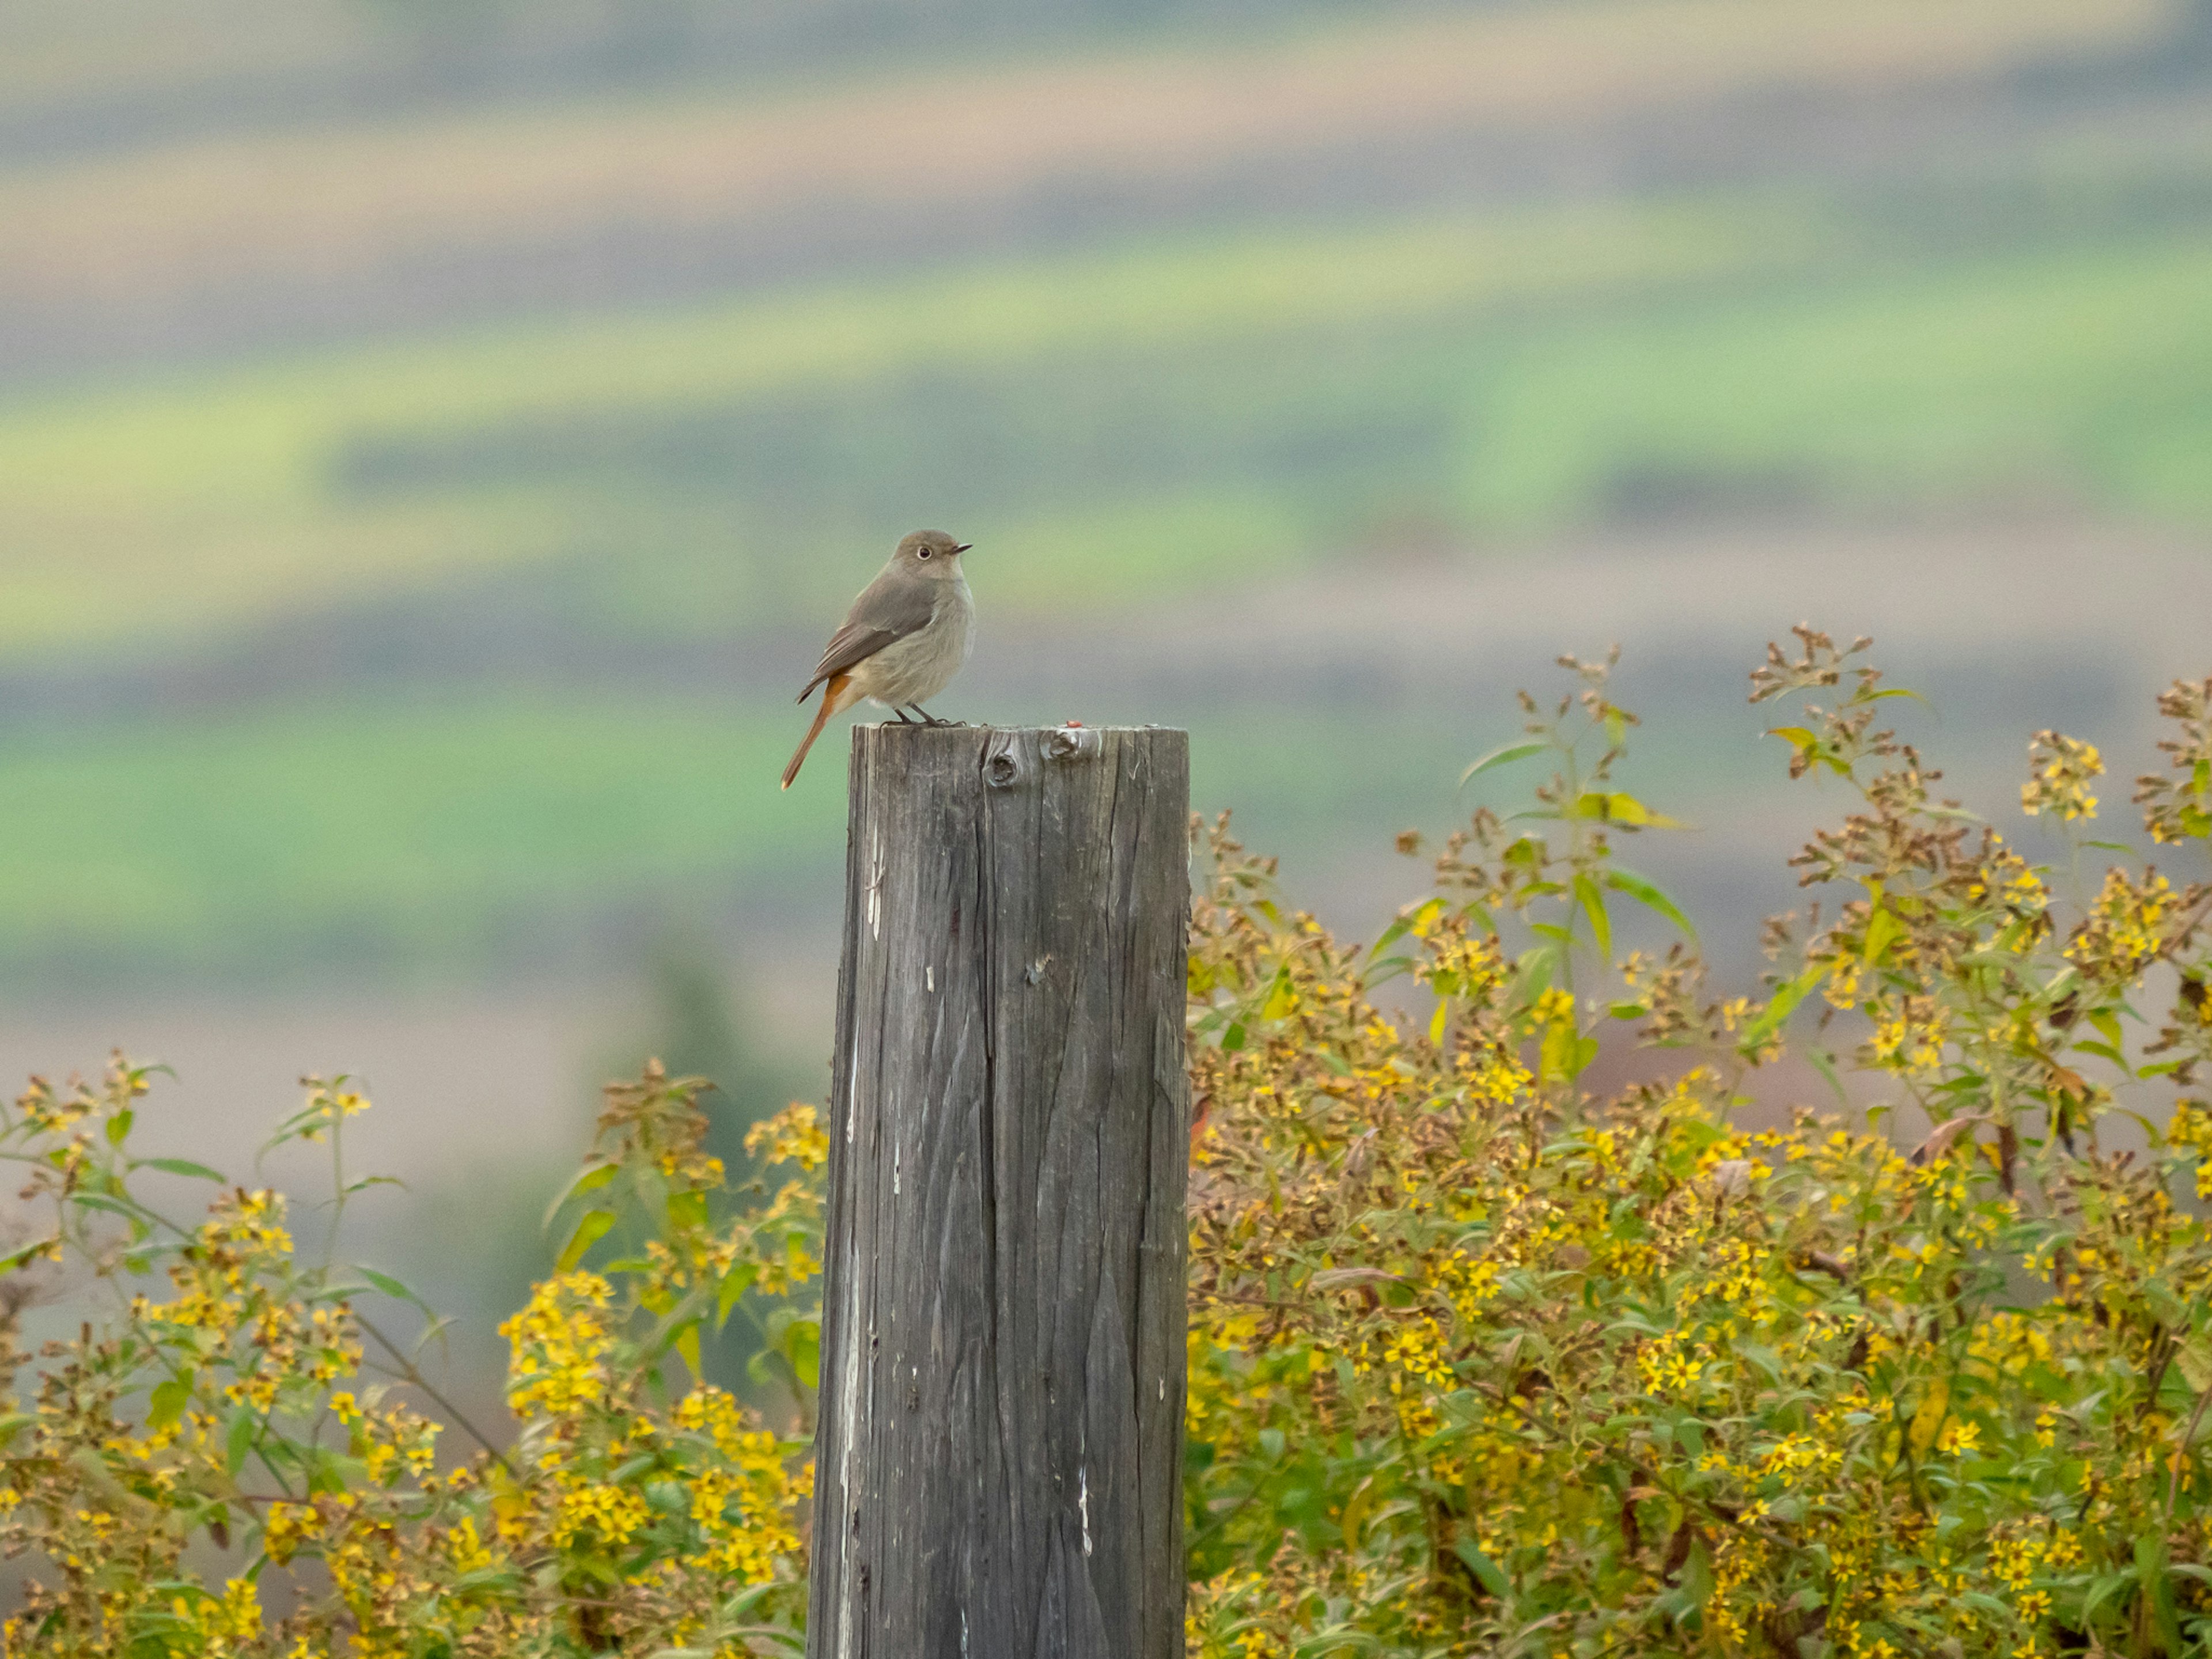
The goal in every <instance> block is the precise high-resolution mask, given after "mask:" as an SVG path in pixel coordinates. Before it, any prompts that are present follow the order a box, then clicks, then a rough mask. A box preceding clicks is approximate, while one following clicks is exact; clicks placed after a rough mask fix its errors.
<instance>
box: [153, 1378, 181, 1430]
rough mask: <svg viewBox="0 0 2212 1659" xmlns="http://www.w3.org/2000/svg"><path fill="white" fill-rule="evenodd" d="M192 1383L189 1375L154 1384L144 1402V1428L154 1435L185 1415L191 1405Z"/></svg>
mask: <svg viewBox="0 0 2212 1659" xmlns="http://www.w3.org/2000/svg"><path fill="white" fill-rule="evenodd" d="M191 1401H192V1381H191V1374H190V1373H187V1374H186V1375H185V1376H180V1377H179V1376H173V1377H170V1378H169V1379H168V1380H167V1382H163V1383H155V1385H154V1392H153V1394H152V1395H151V1396H150V1397H149V1399H148V1401H147V1402H146V1427H147V1428H148V1429H149V1431H153V1432H155V1433H158V1432H160V1431H161V1430H163V1429H166V1428H168V1427H170V1426H171V1425H173V1424H175V1423H176V1422H178V1421H179V1419H182V1418H183V1416H184V1414H185V1407H187V1406H189V1405H190V1404H191Z"/></svg>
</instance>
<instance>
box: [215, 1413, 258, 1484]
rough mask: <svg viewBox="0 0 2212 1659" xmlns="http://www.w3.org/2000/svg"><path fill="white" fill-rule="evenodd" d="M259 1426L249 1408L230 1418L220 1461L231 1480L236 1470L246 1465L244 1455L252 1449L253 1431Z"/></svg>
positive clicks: (235, 1474)
mask: <svg viewBox="0 0 2212 1659" xmlns="http://www.w3.org/2000/svg"><path fill="white" fill-rule="evenodd" d="M259 1427H260V1419H258V1418H256V1417H255V1416H254V1414H253V1413H252V1410H251V1409H246V1410H242V1411H240V1412H239V1413H237V1414H236V1415H235V1416H234V1417H233V1418H232V1419H230V1432H229V1434H228V1435H227V1436H226V1437H224V1440H223V1456H222V1462H223V1467H224V1468H226V1469H228V1471H229V1472H230V1478H231V1479H232V1480H237V1479H238V1472H239V1471H240V1469H242V1468H245V1467H246V1457H247V1455H249V1454H250V1453H251V1452H252V1449H253V1442H254V1438H255V1431H257V1430H258V1428H259Z"/></svg>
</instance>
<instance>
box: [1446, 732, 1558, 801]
mask: <svg viewBox="0 0 2212 1659" xmlns="http://www.w3.org/2000/svg"><path fill="white" fill-rule="evenodd" d="M1551 746H1552V745H1551V744H1550V743H1548V742H1547V741H1546V740H1545V739H1543V738H1534V739H1532V740H1529V741H1525V742H1522V743H1509V744H1503V745H1501V746H1500V747H1498V748H1496V749H1493V750H1491V751H1490V752H1489V753H1488V754H1486V755H1485V756H1484V757H1482V758H1481V759H1480V760H1479V761H1477V762H1475V763H1474V765H1472V766H1470V767H1468V769H1467V770H1466V771H1464V772H1462V773H1461V774H1460V775H1459V787H1461V788H1462V789H1464V788H1466V787H1467V786H1468V784H1470V783H1472V782H1474V780H1475V779H1477V778H1479V777H1480V776H1481V775H1483V774H1484V773H1485V772H1487V771H1489V770H1490V769H1492V768H1493V767H1498V766H1510V765H1511V764H1512V763H1514V762H1515V761H1517V760H1526V759H1528V757H1529V756H1531V755H1541V754H1542V753H1543V752H1544V751H1545V750H1547V749H1549V748H1550V747H1551Z"/></svg>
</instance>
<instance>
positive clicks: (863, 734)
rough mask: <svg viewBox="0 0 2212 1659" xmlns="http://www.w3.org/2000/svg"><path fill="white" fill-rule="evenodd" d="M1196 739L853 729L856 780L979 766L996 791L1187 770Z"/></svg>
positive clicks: (1013, 729) (1151, 733)
mask: <svg viewBox="0 0 2212 1659" xmlns="http://www.w3.org/2000/svg"><path fill="white" fill-rule="evenodd" d="M1189 752H1190V733H1189V732H1185V731H1183V730H1182V729H1180V728H1179V727H1176V726H1072V725H1060V726H953V725H944V726H920V725H913V724H908V725H902V724H901V723H900V722H898V721H897V720H881V721H878V722H875V723H874V724H871V725H860V726H854V728H853V765H854V774H855V775H856V776H857V775H859V773H860V771H861V770H863V769H867V768H868V767H870V766H871V765H878V764H883V765H890V766H894V767H897V768H900V769H913V768H925V769H930V770H933V771H934V770H938V769H942V768H945V767H946V766H947V765H948V764H950V765H957V764H960V763H970V764H973V765H974V766H975V768H976V769H978V771H979V772H980V773H981V776H982V780H983V781H984V782H985V783H986V784H987V785H989V786H990V787H993V788H997V789H1006V788H1011V787H1013V786H1014V785H1015V784H1017V783H1018V782H1019V781H1021V780H1022V779H1024V777H1030V776H1034V775H1038V774H1039V773H1040V772H1044V771H1049V770H1051V769H1055V768H1060V767H1069V766H1077V765H1081V764H1083V763H1095V762H1103V761H1108V760H1109V759H1110V760H1111V761H1113V762H1114V763H1117V764H1123V765H1127V764H1133V763H1134V764H1143V763H1146V762H1154V763H1158V762H1164V761H1171V762H1172V763H1175V764H1176V765H1182V764H1184V763H1186V757H1188V754H1189Z"/></svg>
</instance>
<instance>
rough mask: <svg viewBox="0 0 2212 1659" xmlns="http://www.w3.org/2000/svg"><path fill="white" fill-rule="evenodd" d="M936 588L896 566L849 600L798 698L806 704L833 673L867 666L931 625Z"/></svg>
mask: <svg viewBox="0 0 2212 1659" xmlns="http://www.w3.org/2000/svg"><path fill="white" fill-rule="evenodd" d="M934 587H935V585H934V584H933V583H930V582H925V581H921V580H917V579H915V577H912V576H909V575H908V574H905V572H903V571H902V570H900V569H898V568H896V566H894V567H893V568H890V569H889V570H886V571H884V574H882V575H880V576H878V577H877V578H876V579H875V580H873V581H872V582H870V583H869V584H868V586H866V588H865V589H864V590H863V591H862V592H861V594H860V598H859V599H855V600H854V601H853V608H852V610H851V611H848V613H847V614H846V617H845V625H844V626H843V627H842V628H840V629H838V630H837V631H836V633H835V634H833V635H830V636H829V644H828V645H827V646H825V647H823V651H822V660H821V661H820V662H818V663H817V664H816V665H815V666H814V678H811V679H810V680H808V681H807V682H806V690H804V691H801V692H800V693H799V702H805V701H806V699H807V697H808V696H809V695H810V694H811V692H812V691H813V690H814V688H815V687H816V686H817V685H819V684H822V682H823V681H824V680H826V679H828V678H830V676H832V675H833V674H842V673H845V672H847V671H848V670H850V669H853V668H854V667H856V666H858V665H860V664H861V663H864V662H866V660H867V659H869V658H870V657H872V656H874V655H875V654H876V653H877V652H878V651H880V650H882V649H883V648H884V647H885V646H887V645H894V644H896V643H897V642H898V641H901V640H902V639H904V638H906V636H907V635H909V634H915V633H919V632H920V631H921V629H924V628H926V627H927V626H928V625H929V619H930V617H931V616H932V615H933V613H934V612H935V611H936V608H937V595H936V592H935V591H934Z"/></svg>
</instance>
